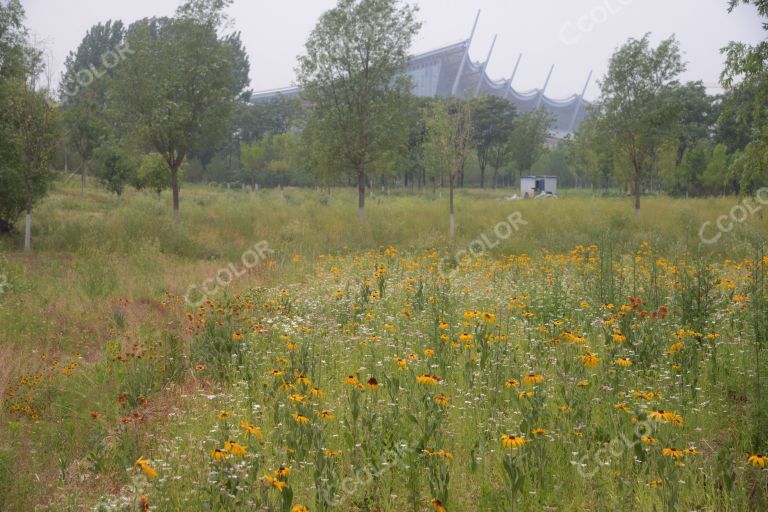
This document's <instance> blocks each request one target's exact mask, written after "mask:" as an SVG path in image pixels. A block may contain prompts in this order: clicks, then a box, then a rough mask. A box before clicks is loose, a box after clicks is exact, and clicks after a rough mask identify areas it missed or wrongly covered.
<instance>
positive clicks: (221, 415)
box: [216, 411, 232, 420]
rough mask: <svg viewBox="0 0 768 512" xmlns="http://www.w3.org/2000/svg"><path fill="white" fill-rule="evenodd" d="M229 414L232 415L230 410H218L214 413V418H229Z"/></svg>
mask: <svg viewBox="0 0 768 512" xmlns="http://www.w3.org/2000/svg"><path fill="white" fill-rule="evenodd" d="M230 416H232V411H219V412H218V413H217V414H216V418H218V419H220V420H225V419H227V418H229V417H230Z"/></svg>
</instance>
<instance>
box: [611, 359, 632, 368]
mask: <svg viewBox="0 0 768 512" xmlns="http://www.w3.org/2000/svg"><path fill="white" fill-rule="evenodd" d="M614 363H615V364H616V365H618V366H623V367H625V368H626V367H627V366H632V361H630V360H629V358H626V357H620V358H618V359H617V360H616V361H614Z"/></svg>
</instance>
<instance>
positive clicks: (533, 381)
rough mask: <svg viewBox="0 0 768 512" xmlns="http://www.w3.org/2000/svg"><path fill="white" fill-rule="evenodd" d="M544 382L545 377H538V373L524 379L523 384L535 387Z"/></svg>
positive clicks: (530, 374)
mask: <svg viewBox="0 0 768 512" xmlns="http://www.w3.org/2000/svg"><path fill="white" fill-rule="evenodd" d="M543 381H544V376H543V375H538V374H536V373H529V374H528V375H526V376H525V377H523V382H525V384H526V385H528V386H533V385H536V384H538V383H540V382H543Z"/></svg>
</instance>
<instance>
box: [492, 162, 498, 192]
mask: <svg viewBox="0 0 768 512" xmlns="http://www.w3.org/2000/svg"><path fill="white" fill-rule="evenodd" d="M498 177H499V169H498V168H497V167H494V168H493V183H491V188H492V189H493V190H496V181H497V180H498Z"/></svg>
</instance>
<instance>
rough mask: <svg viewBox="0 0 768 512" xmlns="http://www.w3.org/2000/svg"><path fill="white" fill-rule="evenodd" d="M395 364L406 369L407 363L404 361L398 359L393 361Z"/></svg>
mask: <svg viewBox="0 0 768 512" xmlns="http://www.w3.org/2000/svg"><path fill="white" fill-rule="evenodd" d="M395 364H396V365H397V366H399V367H400V368H408V363H406V362H405V360H404V359H400V358H399V357H398V358H397V359H395Z"/></svg>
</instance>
